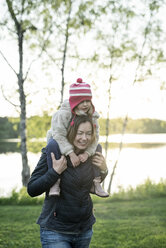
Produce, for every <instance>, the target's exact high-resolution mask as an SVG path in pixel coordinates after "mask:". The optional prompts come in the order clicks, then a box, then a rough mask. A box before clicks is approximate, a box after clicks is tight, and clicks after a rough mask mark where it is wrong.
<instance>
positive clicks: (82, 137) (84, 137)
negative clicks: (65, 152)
mask: <svg viewBox="0 0 166 248" xmlns="http://www.w3.org/2000/svg"><path fill="white" fill-rule="evenodd" d="M91 140H92V126H91V124H90V122H88V121H87V122H84V123H81V124H80V125H79V127H78V130H77V134H76V137H75V139H74V142H73V144H74V147H75V148H76V149H77V150H78V151H80V150H85V149H86V148H87V147H88V146H89V145H90V144H91Z"/></svg>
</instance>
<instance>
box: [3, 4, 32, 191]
mask: <svg viewBox="0 0 166 248" xmlns="http://www.w3.org/2000/svg"><path fill="white" fill-rule="evenodd" d="M6 3H7V6H8V10H9V13H10V15H11V18H12V20H13V22H14V25H15V30H16V33H17V40H18V52H19V72H18V74H16V75H17V79H18V86H19V100H20V138H21V157H22V184H23V186H27V183H28V179H29V177H30V169H29V166H28V158H27V145H26V96H25V93H24V78H23V41H24V32H25V30H24V29H23V27H22V26H23V25H22V20H21V21H18V20H17V17H16V15H15V13H14V10H13V6H12V1H10V0H6ZM22 9H23V6H22Z"/></svg>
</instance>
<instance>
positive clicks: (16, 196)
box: [0, 187, 44, 206]
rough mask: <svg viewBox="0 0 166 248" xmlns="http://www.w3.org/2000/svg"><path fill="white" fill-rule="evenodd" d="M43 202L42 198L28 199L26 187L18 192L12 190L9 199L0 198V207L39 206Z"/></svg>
mask: <svg viewBox="0 0 166 248" xmlns="http://www.w3.org/2000/svg"><path fill="white" fill-rule="evenodd" d="M43 200H44V197H43V196H38V197H35V198H32V197H30V196H29V195H28V193H27V189H26V187H23V188H22V189H21V190H20V191H19V192H16V191H15V190H13V191H12V193H11V196H10V197H1V198H0V205H26V206H27V205H41V204H42V203H43Z"/></svg>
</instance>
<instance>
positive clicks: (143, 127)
mask: <svg viewBox="0 0 166 248" xmlns="http://www.w3.org/2000/svg"><path fill="white" fill-rule="evenodd" d="M19 121H20V120H19V118H13V117H0V139H11V138H19ZM123 121H124V120H123V118H117V119H110V126H109V134H118V133H121V132H122V128H123ZM50 123H51V116H48V115H47V114H44V115H43V116H42V117H41V116H32V117H30V118H28V119H27V137H28V138H30V139H31V138H44V137H46V132H47V130H48V129H49V128H50ZM105 123H106V119H103V118H100V119H99V124H100V135H105ZM126 133H138V134H142V133H166V121H163V120H156V119H136V120H133V119H129V120H128V124H127V127H126Z"/></svg>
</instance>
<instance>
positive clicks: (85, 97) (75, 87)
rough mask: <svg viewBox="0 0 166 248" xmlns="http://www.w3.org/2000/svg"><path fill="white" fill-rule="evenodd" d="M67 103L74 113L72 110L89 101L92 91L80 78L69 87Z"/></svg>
mask: <svg viewBox="0 0 166 248" xmlns="http://www.w3.org/2000/svg"><path fill="white" fill-rule="evenodd" d="M69 95H70V97H69V103H70V108H71V111H72V112H73V113H74V111H73V110H74V108H75V107H76V106H77V105H78V104H79V103H81V102H83V101H91V99H92V91H91V87H90V85H89V84H87V83H85V82H83V80H82V78H77V81H76V83H74V84H71V85H70V89H69Z"/></svg>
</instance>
